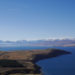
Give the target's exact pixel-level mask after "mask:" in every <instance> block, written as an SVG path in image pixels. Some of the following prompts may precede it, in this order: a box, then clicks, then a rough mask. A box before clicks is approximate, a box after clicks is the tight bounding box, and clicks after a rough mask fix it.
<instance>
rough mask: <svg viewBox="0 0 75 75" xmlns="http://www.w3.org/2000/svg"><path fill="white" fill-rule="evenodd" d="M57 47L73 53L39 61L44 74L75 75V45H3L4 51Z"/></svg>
mask: <svg viewBox="0 0 75 75" xmlns="http://www.w3.org/2000/svg"><path fill="white" fill-rule="evenodd" d="M47 48H57V49H63V50H66V51H70V52H72V54H68V55H62V56H59V57H55V58H51V59H46V60H42V61H39V62H38V63H37V64H38V65H40V66H41V67H42V71H43V74H44V75H75V47H1V48H0V50H2V51H9V50H32V49H47Z"/></svg>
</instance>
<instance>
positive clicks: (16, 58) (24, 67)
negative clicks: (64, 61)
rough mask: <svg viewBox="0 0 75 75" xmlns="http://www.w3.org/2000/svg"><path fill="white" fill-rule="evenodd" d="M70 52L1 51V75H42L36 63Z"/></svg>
mask: <svg viewBox="0 0 75 75" xmlns="http://www.w3.org/2000/svg"><path fill="white" fill-rule="evenodd" d="M64 54H70V52H67V51H64V50H58V49H45V50H30V51H12V52H11V51H10V52H7V51H0V75H19V74H20V75H22V74H24V75H28V74H29V75H42V72H41V67H39V66H38V65H36V62H38V61H40V60H43V59H47V58H52V57H56V56H60V55H64Z"/></svg>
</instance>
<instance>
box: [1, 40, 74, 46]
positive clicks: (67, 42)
mask: <svg viewBox="0 0 75 75" xmlns="http://www.w3.org/2000/svg"><path fill="white" fill-rule="evenodd" d="M7 46H64V47H69V46H75V39H61V40H60V39H55V40H53V39H49V40H32V41H27V40H18V41H2V40H0V47H7Z"/></svg>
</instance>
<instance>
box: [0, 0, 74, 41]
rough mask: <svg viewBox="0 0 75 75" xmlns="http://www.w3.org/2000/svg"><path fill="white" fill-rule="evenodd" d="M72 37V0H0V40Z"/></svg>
mask: <svg viewBox="0 0 75 75" xmlns="http://www.w3.org/2000/svg"><path fill="white" fill-rule="evenodd" d="M55 38H75V0H0V40H4V41H5V40H11V41H16V40H37V39H55Z"/></svg>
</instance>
